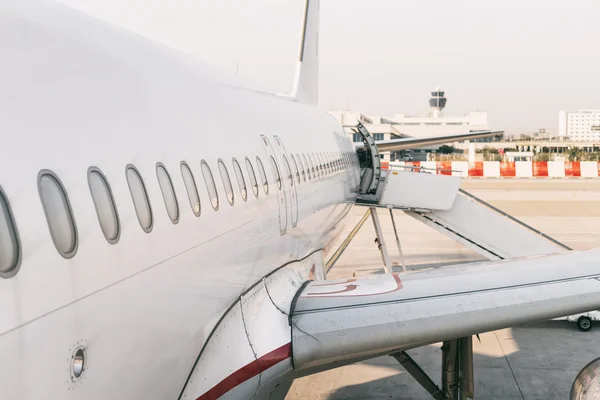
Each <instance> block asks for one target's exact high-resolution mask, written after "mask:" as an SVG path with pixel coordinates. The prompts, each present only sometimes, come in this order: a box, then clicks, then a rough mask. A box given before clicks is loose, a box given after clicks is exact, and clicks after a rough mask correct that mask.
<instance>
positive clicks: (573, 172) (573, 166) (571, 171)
mask: <svg viewBox="0 0 600 400" xmlns="http://www.w3.org/2000/svg"><path fill="white" fill-rule="evenodd" d="M565 176H581V166H580V165H579V161H573V162H565Z"/></svg>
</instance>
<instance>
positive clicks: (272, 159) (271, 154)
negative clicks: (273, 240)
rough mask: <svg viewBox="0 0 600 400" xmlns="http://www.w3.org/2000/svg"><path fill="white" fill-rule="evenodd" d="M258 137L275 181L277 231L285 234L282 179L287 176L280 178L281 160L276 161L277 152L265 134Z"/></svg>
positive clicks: (286, 210)
mask: <svg viewBox="0 0 600 400" xmlns="http://www.w3.org/2000/svg"><path fill="white" fill-rule="evenodd" d="M260 139H261V143H262V146H263V149H264V150H265V153H266V154H267V159H268V161H267V163H268V164H269V167H270V169H271V174H272V176H273V182H274V183H275V188H274V189H275V191H276V192H277V204H278V209H279V232H280V233H281V235H285V231H286V229H287V220H288V216H287V214H288V212H289V211H288V205H287V203H288V201H287V198H286V191H285V190H284V187H285V186H284V183H283V180H284V179H287V177H285V178H284V179H282V177H281V169H280V168H279V165H280V164H281V162H278V161H277V160H278V157H277V154H276V153H275V150H274V149H273V146H271V142H270V141H269V139H267V137H266V136H265V135H260Z"/></svg>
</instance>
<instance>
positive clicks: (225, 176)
mask: <svg viewBox="0 0 600 400" xmlns="http://www.w3.org/2000/svg"><path fill="white" fill-rule="evenodd" d="M217 165H218V166H219V173H220V174H221V181H222V182H223V187H224V188H225V195H226V196H227V201H228V202H229V205H231V206H232V205H233V202H234V200H235V198H234V195H233V185H232V184H231V178H230V177H229V171H227V167H226V166H225V163H223V160H221V159H219V161H218V162H217Z"/></svg>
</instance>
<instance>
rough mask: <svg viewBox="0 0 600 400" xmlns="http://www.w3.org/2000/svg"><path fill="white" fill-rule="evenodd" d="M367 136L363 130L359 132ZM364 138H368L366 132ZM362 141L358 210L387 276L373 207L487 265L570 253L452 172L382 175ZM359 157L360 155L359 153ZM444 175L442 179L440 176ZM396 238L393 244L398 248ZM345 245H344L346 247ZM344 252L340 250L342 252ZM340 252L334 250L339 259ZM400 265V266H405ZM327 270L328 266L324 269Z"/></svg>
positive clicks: (369, 145)
mask: <svg viewBox="0 0 600 400" xmlns="http://www.w3.org/2000/svg"><path fill="white" fill-rule="evenodd" d="M363 132H366V130H365V129H364V127H362V125H360V126H358V129H357V133H361V134H363ZM367 135H368V133H367ZM367 135H363V136H365V141H364V144H365V146H364V148H362V149H359V159H360V161H361V164H362V167H363V171H362V172H363V174H362V179H363V181H362V182H361V185H360V190H359V193H358V195H357V197H356V201H355V204H356V205H357V206H364V207H369V208H370V210H371V217H372V219H373V224H374V226H375V231H376V233H377V242H378V245H379V248H380V250H381V253H382V259H383V263H384V265H385V267H386V271H387V272H388V273H389V272H391V271H392V269H391V262H390V260H389V257H388V255H387V249H386V245H385V239H384V238H383V235H382V231H381V226H380V223H379V218H378V216H377V213H376V212H374V210H376V209H377V208H387V209H389V210H390V216H391V218H392V222H393V224H394V230H395V221H394V220H393V218H394V214H393V213H392V211H391V210H394V209H396V210H403V211H404V212H405V213H406V214H408V215H410V216H411V217H413V218H415V219H417V220H418V221H421V222H423V223H424V224H426V225H428V226H430V227H432V228H434V229H435V230H437V231H438V232H441V233H443V234H444V235H446V236H448V237H450V238H451V239H453V240H455V241H457V242H459V243H462V244H463V245H465V246H467V247H469V248H470V249H472V250H474V251H476V252H477V253H479V254H481V255H483V256H484V257H486V258H488V259H490V260H500V259H505V258H514V257H525V256H533V255H541V254H552V253H559V252H565V251H569V250H571V249H570V248H569V247H568V246H566V245H564V244H562V243H560V242H558V241H557V240H555V239H553V238H551V237H549V236H548V235H546V234H544V233H542V232H540V231H538V230H537V229H535V228H533V227H531V226H529V225H527V224H525V223H524V222H522V221H520V220H518V219H516V218H514V217H513V216H511V215H509V214H507V213H505V212H503V211H501V210H499V209H498V208H496V207H494V206H492V205H491V204H488V203H486V202H485V201H483V200H481V199H479V198H478V197H476V196H474V195H472V194H470V193H468V192H466V191H464V190H462V189H460V179H461V178H460V176H453V175H452V174H451V172H452V171H436V170H435V169H433V170H430V169H427V168H422V167H411V166H405V167H392V169H389V170H387V171H385V170H381V168H380V164H379V154H378V151H377V148H376V144H375V142H374V141H372V140H368V139H369V136H367ZM361 152H362V154H361ZM438 172H445V173H447V174H448V175H446V174H438ZM395 233H396V243H397V246H398V251H399V253H400V256H401V258H402V249H401V247H400V241H399V239H398V235H397V232H395ZM347 243H349V241H346V242H345V245H346V246H347ZM342 251H343V249H342ZM339 253H340V251H339V250H338V252H337V253H336V254H337V257H336V259H337V258H339ZM403 266H404V263H403ZM328 267H330V265H328Z"/></svg>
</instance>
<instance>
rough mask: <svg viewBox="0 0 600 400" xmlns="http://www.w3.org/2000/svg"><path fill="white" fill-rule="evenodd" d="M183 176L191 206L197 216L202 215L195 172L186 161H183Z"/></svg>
mask: <svg viewBox="0 0 600 400" xmlns="http://www.w3.org/2000/svg"><path fill="white" fill-rule="evenodd" d="M181 176H182V177H183V184H184V185H185V191H186V192H187V195H188V200H189V201H190V207H192V212H193V213H194V215H195V216H196V217H199V216H200V196H199V195H198V187H197V186H196V180H195V179H194V174H192V170H191V169H190V167H189V165H187V163H186V162H185V161H182V162H181Z"/></svg>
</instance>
